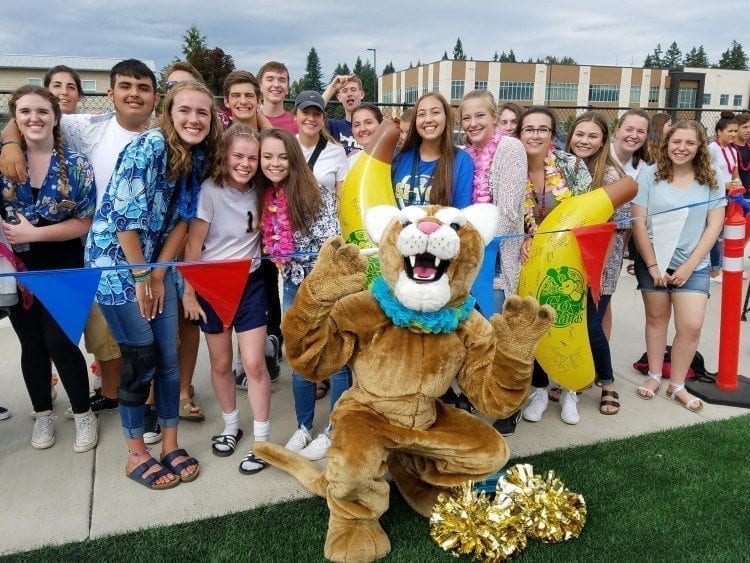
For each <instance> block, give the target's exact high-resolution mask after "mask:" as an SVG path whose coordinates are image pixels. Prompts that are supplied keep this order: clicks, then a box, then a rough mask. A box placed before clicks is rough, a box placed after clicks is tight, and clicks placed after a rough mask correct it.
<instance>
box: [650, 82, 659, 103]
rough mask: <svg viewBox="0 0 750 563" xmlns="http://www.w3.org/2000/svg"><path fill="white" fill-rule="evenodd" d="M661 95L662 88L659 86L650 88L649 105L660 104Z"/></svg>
mask: <svg viewBox="0 0 750 563" xmlns="http://www.w3.org/2000/svg"><path fill="white" fill-rule="evenodd" d="M660 95H661V88H660V87H659V86H649V88H648V103H649V104H658V103H659V96H660Z"/></svg>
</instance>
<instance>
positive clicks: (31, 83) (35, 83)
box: [26, 78, 42, 86]
mask: <svg viewBox="0 0 750 563" xmlns="http://www.w3.org/2000/svg"><path fill="white" fill-rule="evenodd" d="M26 84H28V85H29V86H41V85H42V79H41V78H27V79H26Z"/></svg>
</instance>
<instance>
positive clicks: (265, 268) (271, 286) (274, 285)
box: [260, 259, 284, 345]
mask: <svg viewBox="0 0 750 563" xmlns="http://www.w3.org/2000/svg"><path fill="white" fill-rule="evenodd" d="M260 271H261V275H262V276H263V279H264V280H265V282H266V300H267V303H268V324H267V325H266V330H267V331H268V334H273V335H275V336H276V337H277V338H278V339H279V345H281V344H283V343H284V338H283V337H282V336H281V300H280V299H279V269H278V268H277V267H276V264H274V263H273V262H271V261H270V260H266V259H264V260H261V264H260Z"/></svg>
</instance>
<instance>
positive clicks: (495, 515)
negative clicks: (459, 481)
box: [430, 482, 526, 561]
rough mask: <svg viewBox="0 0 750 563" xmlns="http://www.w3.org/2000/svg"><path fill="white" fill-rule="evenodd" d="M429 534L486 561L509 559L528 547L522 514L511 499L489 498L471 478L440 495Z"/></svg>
mask: <svg viewBox="0 0 750 563" xmlns="http://www.w3.org/2000/svg"><path fill="white" fill-rule="evenodd" d="M430 535H431V536H432V538H433V539H434V540H435V542H436V543H437V544H438V545H439V546H440V547H441V548H443V549H444V550H445V551H449V552H451V553H452V554H453V555H455V556H457V557H458V556H461V555H470V556H472V557H473V558H474V559H482V560H484V561H503V560H505V559H510V558H512V557H515V556H516V555H518V554H519V553H520V552H521V551H523V549H524V548H525V547H526V534H525V530H524V526H523V521H522V517H521V515H520V514H518V511H517V510H516V509H515V507H514V506H513V503H512V501H511V500H510V499H509V498H506V499H503V500H502V502H493V501H490V500H489V499H488V498H487V496H486V495H485V494H484V493H480V494H477V491H476V490H475V489H474V484H473V483H471V482H469V483H466V484H465V485H463V487H461V489H460V490H458V492H457V493H456V494H455V495H449V494H446V493H440V495H438V499H437V502H436V503H435V507H434V508H433V512H432V516H431V517H430Z"/></svg>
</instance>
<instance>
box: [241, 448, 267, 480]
mask: <svg viewBox="0 0 750 563" xmlns="http://www.w3.org/2000/svg"><path fill="white" fill-rule="evenodd" d="M245 463H254V464H255V465H259V466H260V467H256V468H254V469H245V468H244V467H243V465H244V464H245ZM267 466H268V462H267V461H266V460H264V459H261V458H259V457H258V456H257V455H255V454H254V453H253V450H250V451H249V452H248V454H247V455H246V456H245V457H243V458H242V461H241V462H240V473H243V474H244V475H254V474H255V473H258V472H259V471H263V470H264V469H265V468H266V467H267Z"/></svg>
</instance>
